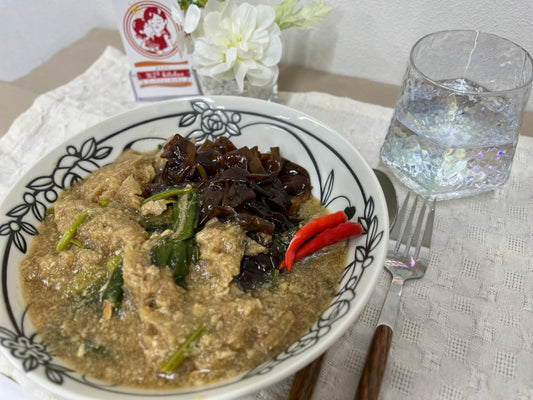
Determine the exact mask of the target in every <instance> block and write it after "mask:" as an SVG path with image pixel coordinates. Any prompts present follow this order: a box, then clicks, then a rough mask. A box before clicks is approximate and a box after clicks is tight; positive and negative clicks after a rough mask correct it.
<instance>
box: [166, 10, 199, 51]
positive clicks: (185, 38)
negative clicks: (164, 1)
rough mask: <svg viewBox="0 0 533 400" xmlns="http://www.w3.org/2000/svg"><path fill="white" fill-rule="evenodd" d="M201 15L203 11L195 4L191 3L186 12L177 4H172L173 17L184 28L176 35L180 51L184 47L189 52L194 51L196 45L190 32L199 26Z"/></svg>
mask: <svg viewBox="0 0 533 400" xmlns="http://www.w3.org/2000/svg"><path fill="white" fill-rule="evenodd" d="M201 16H202V11H201V9H200V8H199V7H198V6H197V5H195V4H191V5H190V6H189V7H188V8H187V11H186V12H184V11H183V10H182V9H181V8H180V7H179V6H178V5H177V4H175V5H174V6H172V19H173V20H174V22H176V24H178V26H181V27H182V29H181V30H179V31H178V33H177V37H176V42H177V43H178V48H179V50H180V53H181V51H182V50H183V49H186V50H187V52H188V53H192V51H193V49H194V46H193V44H192V43H191V38H190V34H191V33H192V32H193V31H194V30H195V29H196V27H197V26H198V22H199V21H200V17H201Z"/></svg>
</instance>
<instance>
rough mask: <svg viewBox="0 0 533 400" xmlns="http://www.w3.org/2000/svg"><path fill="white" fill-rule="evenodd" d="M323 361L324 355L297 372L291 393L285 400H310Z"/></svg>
mask: <svg viewBox="0 0 533 400" xmlns="http://www.w3.org/2000/svg"><path fill="white" fill-rule="evenodd" d="M323 360H324V354H322V355H321V356H320V357H318V358H317V359H316V360H315V361H313V362H312V363H311V364H309V365H308V366H306V367H305V368H302V369H301V370H300V371H298V373H297V374H296V376H295V377H294V382H293V384H292V388H291V392H290V393H289V397H288V399H287V400H309V399H310V398H311V396H312V395H313V390H314V388H315V384H316V381H317V379H318V374H319V373H320V367H321V366H322V361H323Z"/></svg>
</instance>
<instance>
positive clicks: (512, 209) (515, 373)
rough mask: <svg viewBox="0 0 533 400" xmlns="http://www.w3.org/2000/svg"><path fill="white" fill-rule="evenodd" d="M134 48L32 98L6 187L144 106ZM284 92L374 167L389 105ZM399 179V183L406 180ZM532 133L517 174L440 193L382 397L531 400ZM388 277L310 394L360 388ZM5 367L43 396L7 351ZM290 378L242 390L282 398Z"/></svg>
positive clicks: (0, 180)
mask: <svg viewBox="0 0 533 400" xmlns="http://www.w3.org/2000/svg"><path fill="white" fill-rule="evenodd" d="M127 72H128V62H127V59H126V57H125V56H124V55H123V54H122V53H121V52H120V51H118V50H116V49H114V48H108V49H107V50H106V51H105V52H104V53H103V54H102V56H101V57H100V58H99V59H98V60H97V61H96V62H95V64H93V65H92V66H91V67H90V68H89V69H88V70H87V71H86V72H85V73H84V74H82V75H80V76H79V77H78V78H76V79H75V80H73V81H72V82H70V83H68V84H67V85H65V86H62V87H59V88H57V89H55V90H53V91H51V92H49V93H46V94H44V95H42V96H40V97H39V98H38V99H37V100H36V101H35V103H34V104H33V105H32V106H31V107H30V108H29V109H28V110H27V111H26V112H25V113H24V114H22V115H21V116H20V117H19V118H18V119H17V120H16V121H15V122H14V123H13V125H12V126H11V128H10V129H9V131H8V132H7V134H6V135H5V136H4V137H2V138H1V139H0V195H1V196H2V198H3V197H4V196H5V195H6V193H7V191H8V189H9V187H10V186H11V185H12V184H14V183H15V182H16V181H17V179H19V177H20V176H21V175H22V174H23V173H24V172H26V171H27V170H28V169H29V168H30V166H31V165H32V164H33V163H34V162H36V161H37V160H38V159H39V158H41V157H42V156H43V155H44V154H45V152H46V149H51V148H53V147H55V146H57V145H59V144H61V143H62V142H63V141H65V140H66V139H67V138H69V137H71V136H73V135H75V134H77V133H79V132H80V131H82V130H84V129H86V128H88V127H90V126H92V125H94V124H95V123H97V122H100V121H102V120H104V119H106V118H108V117H110V116H112V115H115V114H117V113H120V112H123V111H127V110H130V109H132V108H135V107H138V106H139V104H138V103H135V102H134V98H133V93H132V90H131V87H130V83H129V80H128V74H127ZM279 101H280V103H282V104H286V105H288V106H290V107H293V108H295V109H298V110H301V111H303V112H305V113H307V114H309V115H312V116H313V117H314V118H316V119H318V120H321V121H323V122H324V123H325V124H327V125H329V126H331V127H332V128H334V129H335V130H337V131H338V132H339V133H341V134H342V135H344V136H345V137H346V138H347V139H348V140H349V141H350V142H351V143H352V144H353V145H354V147H355V148H357V149H358V150H359V152H360V153H361V154H362V155H363V157H365V158H366V160H367V161H368V162H369V163H370V165H371V166H373V167H376V166H377V167H383V166H382V165H380V162H379V148H380V145H381V143H382V141H383V139H384V136H385V133H386V130H387V127H388V124H389V121H390V117H391V114H392V110H391V109H389V108H383V107H379V106H375V105H371V104H366V103H361V102H357V101H354V100H351V99H347V98H340V97H335V96H331V95H326V94H323V93H281V94H280V98H279ZM395 184H396V186H397V187H398V188H399V189H400V193H403V190H402V187H401V185H400V183H399V182H397V181H395ZM532 249H533V138H530V137H521V139H520V141H519V145H518V149H517V153H516V156H515V163H514V166H513V171H512V175H511V178H510V180H509V182H508V183H507V184H506V185H504V186H503V187H502V188H500V189H498V190H495V191H492V192H490V193H486V194H483V195H480V196H477V197H471V198H465V199H459V200H452V201H446V202H442V203H439V205H438V210H437V216H436V221H435V233H434V235H433V248H432V256H431V262H430V265H429V269H428V272H427V273H426V276H425V277H424V278H423V279H422V280H419V281H412V282H409V283H408V284H407V285H406V286H405V288H404V292H403V297H402V303H401V308H400V315H399V317H398V320H397V322H396V328H395V331H394V338H393V343H392V349H391V353H390V357H389V363H388V366H387V369H386V372H385V378H384V381H383V387H382V395H381V398H382V399H406V400H407V399H440V400H461V399H533V262H532V261H531V259H532V255H533V250H532ZM388 285H389V277H388V276H387V273H386V272H383V274H382V277H381V279H380V281H379V283H378V286H377V289H376V291H375V294H374V296H373V297H372V298H371V300H370V302H369V304H368V305H367V307H366V308H365V310H364V312H363V313H362V315H361V316H360V318H359V320H358V321H357V323H355V324H354V325H353V326H352V327H351V328H350V329H349V330H348V331H347V332H346V334H345V335H344V336H343V337H342V338H341V339H340V340H339V341H338V342H337V343H336V344H335V345H334V346H333V347H332V348H331V349H330V350H329V351H328V352H327V354H326V358H325V361H324V364H323V367H322V370H321V373H320V377H319V381H318V383H317V385H316V389H315V393H314V397H313V398H314V399H315V400H319V399H329V400H345V399H352V398H353V396H354V393H355V389H356V386H357V383H358V380H359V376H360V374H361V371H362V368H363V363H364V360H365V357H366V353H367V348H368V345H369V342H370V339H371V337H372V334H373V331H374V327H375V324H376V322H377V319H378V315H379V311H380V309H381V305H382V303H383V300H384V298H385V292H386V290H387V288H388ZM0 372H2V373H4V374H6V375H8V376H11V377H13V378H14V379H15V380H16V381H18V382H19V383H21V385H22V386H23V387H24V388H25V389H26V390H27V391H28V392H29V393H31V394H33V395H34V396H35V397H36V398H39V399H47V398H49V399H54V398H55V397H53V396H51V395H49V394H47V393H46V392H44V391H42V390H41V389H40V388H38V387H35V386H34V385H32V384H31V383H29V382H28V380H27V379H26V378H25V377H24V375H23V374H21V373H19V372H18V371H16V370H15V369H14V368H13V367H11V366H10V365H9V364H8V363H7V361H6V360H4V359H2V358H1V357H0ZM292 380H293V377H287V379H286V380H285V381H283V382H281V383H280V384H277V385H275V386H273V387H272V388H269V389H267V390H262V391H260V392H258V393H256V394H255V395H250V396H247V397H245V398H243V400H267V399H268V400H282V399H286V398H287V395H288V393H289V391H290V387H291V384H292Z"/></svg>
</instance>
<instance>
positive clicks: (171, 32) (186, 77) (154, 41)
mask: <svg viewBox="0 0 533 400" xmlns="http://www.w3.org/2000/svg"><path fill="white" fill-rule="evenodd" d="M113 2H114V8H115V11H116V14H117V17H118V20H119V31H120V35H121V37H122V42H123V44H124V48H125V50H126V54H127V55H128V58H129V60H130V79H131V83H132V86H133V90H134V92H135V96H136V99H137V100H138V101H149V100H162V99H166V98H172V97H180V96H191V95H197V94H199V93H200V89H199V87H198V83H197V81H196V76H195V74H194V71H193V69H192V66H191V60H190V55H189V54H188V53H187V50H186V49H184V48H180V45H179V42H178V40H177V39H178V35H179V34H180V33H181V31H182V27H181V26H180V25H178V24H176V23H175V22H174V20H173V19H172V10H171V7H172V4H173V3H174V2H175V0H157V1H135V0H114V1H113Z"/></svg>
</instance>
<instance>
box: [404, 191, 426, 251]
mask: <svg viewBox="0 0 533 400" xmlns="http://www.w3.org/2000/svg"><path fill="white" fill-rule="evenodd" d="M418 199H421V197H419V196H418V195H417V196H416V201H415V203H414V204H413V211H411V213H412V214H413V215H414V214H415V212H416V206H417V204H416V203H417V202H418ZM425 214H426V203H425V202H424V199H422V206H421V207H420V211H419V213H418V218H417V220H416V226H415V230H414V232H413V234H412V235H411V236H409V240H408V241H407V243H406V244H405V256H406V257H407V256H408V255H409V252H410V250H411V246H412V245H413V242H414V243H416V247H415V255H414V256H413V257H414V258H417V257H418V253H419V251H420V245H421V242H422V235H420V231H421V228H422V222H424V216H425Z"/></svg>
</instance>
